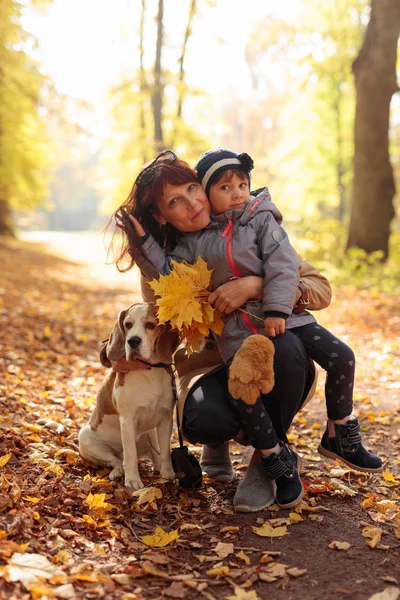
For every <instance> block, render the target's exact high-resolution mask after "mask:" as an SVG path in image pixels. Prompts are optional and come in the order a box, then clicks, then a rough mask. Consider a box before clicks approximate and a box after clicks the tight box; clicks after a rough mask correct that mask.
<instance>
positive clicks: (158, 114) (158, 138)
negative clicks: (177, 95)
mask: <svg viewBox="0 0 400 600" xmlns="http://www.w3.org/2000/svg"><path fill="white" fill-rule="evenodd" d="M163 15H164V0H158V14H157V43H156V61H155V64H154V90H153V97H152V99H153V117H154V145H155V148H156V151H157V152H159V151H160V150H162V149H163V145H164V139H163V131H162V92H163V90H162V83H161V50H162V44H163Z"/></svg>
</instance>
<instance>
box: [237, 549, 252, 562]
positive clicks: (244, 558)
mask: <svg viewBox="0 0 400 600" xmlns="http://www.w3.org/2000/svg"><path fill="white" fill-rule="evenodd" d="M235 556H237V557H238V558H241V559H242V560H243V561H244V562H245V563H246V565H249V564H250V558H249V557H248V556H247V554H245V553H244V552H243V550H241V551H240V552H238V553H237V554H236V555H235Z"/></svg>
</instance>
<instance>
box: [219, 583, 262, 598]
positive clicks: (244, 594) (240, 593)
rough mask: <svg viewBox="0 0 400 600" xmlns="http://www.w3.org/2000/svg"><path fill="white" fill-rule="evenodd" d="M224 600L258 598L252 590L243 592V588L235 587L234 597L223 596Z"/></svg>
mask: <svg viewBox="0 0 400 600" xmlns="http://www.w3.org/2000/svg"><path fill="white" fill-rule="evenodd" d="M224 598H225V599H226V600H260V597H259V596H257V593H256V592H255V591H254V590H250V591H249V592H248V591H247V590H244V589H243V588H241V587H239V586H237V585H235V595H234V596H224Z"/></svg>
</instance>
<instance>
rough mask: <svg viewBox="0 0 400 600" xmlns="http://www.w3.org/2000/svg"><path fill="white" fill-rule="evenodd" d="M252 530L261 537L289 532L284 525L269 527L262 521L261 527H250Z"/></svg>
mask: <svg viewBox="0 0 400 600" xmlns="http://www.w3.org/2000/svg"><path fill="white" fill-rule="evenodd" d="M252 530H253V531H254V533H256V534H257V535H260V536H261V537H282V536H283V535H287V534H288V533H289V532H288V530H287V527H286V525H282V526H281V527H271V525H269V524H268V523H263V525H261V527H252Z"/></svg>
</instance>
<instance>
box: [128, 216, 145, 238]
mask: <svg viewBox="0 0 400 600" xmlns="http://www.w3.org/2000/svg"><path fill="white" fill-rule="evenodd" d="M129 220H130V221H131V222H132V223H133V226H134V228H135V231H136V233H137V234H138V236H139V238H142V237H143V236H144V235H146V231H145V230H144V229H143V227H142V226H141V224H140V223H139V221H138V220H137V219H135V217H134V216H133V215H129Z"/></svg>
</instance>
